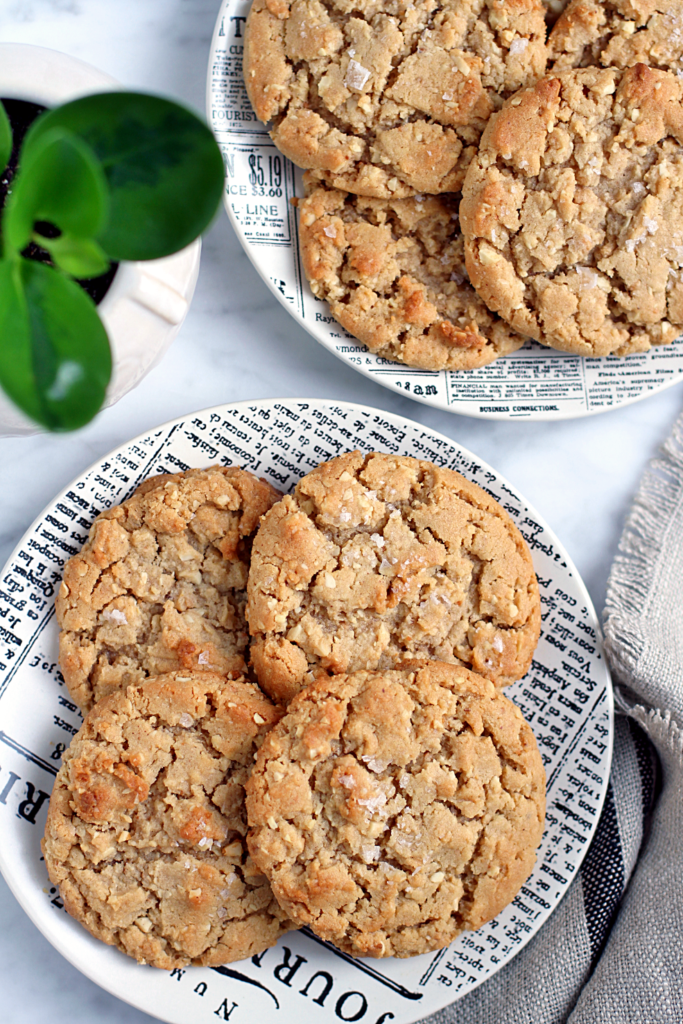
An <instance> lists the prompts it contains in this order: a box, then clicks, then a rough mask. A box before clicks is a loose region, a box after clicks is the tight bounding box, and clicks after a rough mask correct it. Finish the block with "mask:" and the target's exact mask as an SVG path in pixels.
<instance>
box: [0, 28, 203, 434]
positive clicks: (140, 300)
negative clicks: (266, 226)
mask: <svg viewBox="0 0 683 1024" xmlns="http://www.w3.org/2000/svg"><path fill="white" fill-rule="evenodd" d="M7 51H10V52H9V53H8V52H7ZM26 51H30V53H27V52H26ZM8 58H9V59H8ZM29 58H30V60H29ZM36 60H37V63H38V65H39V67H38V69H37V70H38V73H36ZM13 64H14V68H13V69H12V65H13ZM30 65H32V67H31V71H32V76H31V79H30V81H29V80H28V77H27V76H26V74H25V69H26V68H27V67H28V66H30ZM65 65H66V69H65ZM8 69H9V71H10V72H12V70H13V71H14V78H16V77H17V72H19V75H18V77H19V78H20V77H21V75H22V74H24V75H25V78H26V80H25V81H23V82H20V83H19V87H18V88H14V87H12V83H11V82H10V83H8V81H7V79H8ZM65 70H66V72H67V74H66V75H65V74H64V72H65ZM40 72H42V74H41V73H40ZM10 77H12V75H11V74H10ZM69 77H71V79H72V81H71V82H69V81H68V78H69ZM31 82H34V83H38V87H37V88H36V87H34V86H33V85H31V84H30V83H31ZM46 83H49V88H47V89H46ZM55 83H56V84H57V86H58V88H57V89H56V90H55V88H54V85H55ZM113 84H114V83H113V82H111V80H110V79H107V78H106V76H102V75H101V73H99V72H96V71H94V69H91V68H89V67H88V66H87V65H82V64H81V63H80V62H78V61H73V60H72V58H66V57H65V56H64V55H62V54H57V53H55V52H53V51H47V50H42V49H40V48H35V47H23V46H8V45H5V46H1V47H0V95H5V96H6V95H8V94H9V93H11V94H13V95H14V96H15V97H17V95H18V96H19V98H23V99H28V100H31V101H32V102H41V101H42V105H43V106H51V105H52V104H53V103H54V102H59V100H60V99H69V98H70V96H72V95H74V94H75V95H76V96H79V95H82V94H83V93H84V92H86V91H88V86H90V87H91V89H90V91H91V90H92V87H93V86H94V88H98V87H99V89H100V90H101V89H102V86H105V87H107V86H108V87H109V88H111V86H112V85H113ZM8 86H9V87H8ZM46 91H47V92H48V93H49V95H47V96H46V95H44V93H45V92H46ZM55 92H56V93H57V95H55ZM60 92H61V95H60V94H59V93H60ZM8 147H9V140H8V131H7V123H6V121H5V120H4V119H3V124H2V127H1V128H0V164H3V163H4V160H5V158H6V156H7V152H8ZM222 181H223V167H222V160H221V157H220V153H219V151H218V149H217V147H216V144H215V142H214V140H213V137H212V135H211V133H210V131H209V129H208V128H207V127H206V126H205V125H204V124H203V123H202V122H199V121H198V119H197V118H195V117H194V115H192V114H190V113H189V112H188V111H186V110H184V109H183V108H181V107H178V106H177V105H175V104H172V103H169V102H168V101H165V100H161V99H159V98H156V97H149V96H144V95H139V94H137V95H136V94H134V95H131V94H123V93H114V92H111V93H107V94H101V95H99V96H98V97H88V98H87V99H79V100H78V101H77V102H72V103H69V104H67V105H66V107H65V108H63V109H62V110H61V111H60V110H58V109H52V110H50V111H48V112H47V113H46V114H44V115H42V116H41V117H40V118H39V119H38V120H37V121H36V122H35V124H34V125H33V126H32V127H31V128H30V129H29V132H28V134H27V137H26V139H25V142H24V146H23V147H22V152H21V155H20V162H19V170H18V173H17V177H16V179H15V181H14V182H12V190H11V195H9V196H8V198H7V203H6V205H5V208H4V209H3V211H2V221H1V223H0V228H1V230H2V242H3V251H2V260H1V261H0V385H2V387H3V388H4V389H5V391H6V392H7V393H8V394H9V395H11V397H12V399H13V400H14V401H15V402H17V403H19V405H20V407H21V409H22V410H23V411H24V412H23V414H22V413H16V412H14V411H13V410H12V408H11V406H9V407H8V403H7V402H6V401H4V402H3V400H2V396H0V433H2V432H4V433H19V432H29V431H30V430H32V429H35V426H33V427H32V426H31V425H30V423H29V421H28V419H27V416H30V417H32V418H33V420H35V421H37V422H39V423H41V424H42V425H43V426H47V427H48V428H49V429H69V428H71V427H74V426H78V425H80V424H81V423H82V422H84V421H86V420H87V419H88V418H90V417H91V416H92V415H93V414H94V412H95V411H96V410H97V408H98V407H99V404H100V403H101V400H102V398H103V397H104V393H105V388H106V385H107V377H108V373H109V364H110V360H109V359H108V354H107V343H106V339H105V337H104V329H103V327H102V324H100V323H99V320H98V317H97V313H96V311H95V310H94V306H93V303H92V302H91V301H90V300H89V299H87V298H86V297H85V295H84V293H83V292H82V291H81V289H79V288H78V285H76V284H75V283H74V282H73V281H71V280H69V276H68V275H74V276H81V277H86V276H87V277H90V276H92V275H94V274H96V273H100V272H101V270H102V269H103V268H104V267H106V266H107V265H108V263H109V260H110V259H124V260H125V262H123V263H121V264H120V265H119V267H118V269H117V271H116V275H115V277H114V280H113V282H112V283H111V287H110V289H109V292H108V293H107V295H106V296H105V298H104V300H103V301H102V303H101V305H100V307H99V311H100V314H101V319H102V321H103V322H104V325H105V327H106V333H108V334H109V336H110V338H111V341H112V348H113V355H114V371H115V372H114V379H113V381H112V383H111V384H110V386H109V389H108V391H107V401H108V402H111V401H113V400H116V399H117V398H118V397H120V395H121V394H122V393H125V391H126V390H128V388H129V387H130V386H134V384H135V383H137V381H138V380H139V379H140V377H141V376H142V375H143V374H144V372H146V371H147V369H149V368H150V366H151V365H152V364H153V362H154V360H155V359H156V358H157V357H158V355H159V353H160V351H161V350H163V348H164V347H165V345H166V344H167V343H168V342H169V341H170V338H171V337H172V335H173V334H174V333H175V331H176V330H177V327H178V325H179V323H180V322H181V321H182V319H183V316H184V313H185V311H186V309H187V304H188V302H189V298H190V297H191V294H192V290H193V287H194V281H195V279H196V271H197V264H198V249H199V243H192V244H191V245H189V247H188V248H185V249H184V250H183V251H182V252H181V253H180V254H179V255H176V256H168V253H170V252H173V251H175V250H177V249H179V248H181V249H182V247H183V246H184V245H186V244H187V243H188V242H190V240H191V239H192V238H194V237H195V236H196V235H197V234H198V233H199V231H200V230H202V229H203V228H204V227H205V226H206V224H207V223H208V221H209V220H210V219H211V217H212V215H213V212H214V210H215V208H216V207H217V205H218V202H219V199H220V195H221V191H222V187H223V184H222ZM75 199H78V200H79V202H78V203H75V202H74V200H75ZM27 242H29V243H31V245H32V247H33V249H35V244H34V243H36V242H38V243H39V245H40V247H41V248H42V249H43V250H44V255H46V256H47V258H48V259H49V261H50V263H52V264H54V266H47V265H45V264H40V263H36V261H35V259H33V260H27V259H26V258H25V256H26V254H27V250H26V243H27ZM22 252H23V253H24V256H22ZM150 258H152V262H149V263H141V262H140V260H141V259H150ZM131 339H132V342H131ZM149 340H152V342H153V344H152V345H148V341H149ZM126 346H127V351H125V349H126ZM122 348H123V349H124V351H123V353H122V352H121V349H122ZM122 356H123V357H122ZM3 405H4V408H3ZM7 413H9V416H8V415H7ZM8 420H9V422H8Z"/></svg>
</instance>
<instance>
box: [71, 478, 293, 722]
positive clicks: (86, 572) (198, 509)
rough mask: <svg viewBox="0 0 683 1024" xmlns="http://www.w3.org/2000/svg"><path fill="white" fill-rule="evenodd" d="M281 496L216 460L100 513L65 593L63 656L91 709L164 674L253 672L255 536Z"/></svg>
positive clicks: (75, 692) (155, 482)
mask: <svg viewBox="0 0 683 1024" xmlns="http://www.w3.org/2000/svg"><path fill="white" fill-rule="evenodd" d="M279 497H280V495H279V493H278V492H277V491H275V490H274V489H273V488H272V487H271V486H270V485H269V484H267V483H265V482H264V481H263V480H257V479H256V477H254V476H252V474H251V473H248V472H246V471H245V470H242V469H237V468H228V469H225V468H223V467H220V466H215V467H212V468H210V469H205V470H199V469H193V470H188V471H187V472H186V473H180V474H177V475H174V476H170V477H168V476H164V477H158V478H154V479H152V480H149V481H147V482H146V483H145V484H143V485H142V487H140V488H138V490H137V491H136V492H135V494H133V496H132V497H131V498H129V499H128V500H127V501H124V502H123V504H122V505H118V506H116V507H114V508H111V509H108V510H107V511H106V512H103V513H102V514H101V515H100V516H98V517H97V519H96V520H95V522H94V523H93V526H92V527H91V530H90V535H89V537H88V540H87V542H86V544H85V545H84V547H83V550H82V551H81V553H80V554H79V555H76V556H75V557H74V558H72V559H71V560H70V561H69V562H68V563H67V566H66V569H65V570H64V581H63V583H62V586H61V588H60V591H59V594H58V596H57V621H58V623H59V625H60V627H61V630H62V632H61V634H60V641H59V659H60V665H61V668H62V672H63V673H64V678H65V680H66V683H67V686H68V688H69V692H70V693H71V695H72V697H73V698H74V700H75V701H76V702H77V703H78V704H79V706H80V707H81V708H82V709H83V710H88V709H89V708H91V707H92V705H93V704H94V703H95V701H97V700H99V699H100V698H101V697H103V696H105V694H107V693H111V692H112V691H113V690H116V689H119V688H121V687H123V686H127V685H128V684H129V683H136V682H139V681H140V680H142V679H144V678H145V677H147V676H152V675H159V674H161V673H162V672H170V671H174V670H176V669H180V668H185V669H195V668H196V669H205V670H213V671H218V672H221V673H224V672H237V673H240V672H242V671H244V670H245V668H246V660H247V650H246V649H247V644H248V639H249V638H248V634H247V627H246V623H245V620H244V606H245V602H246V585H247V572H248V567H249V554H250V549H251V539H252V536H253V534H254V532H255V531H256V528H257V526H258V522H259V519H260V517H261V516H262V515H263V513H264V512H267V510H268V509H269V508H270V507H271V505H272V504H273V502H274V501H276V500H277V499H278V498H279Z"/></svg>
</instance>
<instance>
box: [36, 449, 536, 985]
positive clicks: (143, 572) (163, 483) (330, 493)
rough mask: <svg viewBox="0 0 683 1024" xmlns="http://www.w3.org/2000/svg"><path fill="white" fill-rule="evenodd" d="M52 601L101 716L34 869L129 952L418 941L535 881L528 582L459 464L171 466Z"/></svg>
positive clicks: (428, 946)
mask: <svg viewBox="0 0 683 1024" xmlns="http://www.w3.org/2000/svg"><path fill="white" fill-rule="evenodd" d="M57 616H58V620H59V624H60V626H61V630H62V632H61V635H60V660H61V665H62V670H63V673H64V677H65V681H66V683H67V686H68V687H69V691H70V693H71V694H72V695H73V696H74V698H75V699H76V700H78V702H79V704H80V706H81V707H82V708H83V710H84V711H86V712H87V715H86V719H85V722H84V725H83V728H82V729H81V731H80V732H79V734H78V735H77V736H76V737H75V739H74V741H73V743H72V745H71V747H70V749H69V750H68V751H67V752H66V754H65V755H64V759H63V764H62V768H61V770H60V773H59V775H58V778H57V782H56V785H55V789H54V793H53V797H52V800H51V804H50V811H49V815H48V822H47V827H46V835H45V840H44V844H43V849H44V854H45V860H46V864H47V867H48V871H49V873H50V877H51V879H52V881H53V882H54V883H55V884H57V885H59V887H60V891H61V893H62V896H63V899H64V903H65V906H66V908H67V910H68V911H69V912H70V913H71V914H73V915H74V916H75V917H76V918H77V919H78V920H80V921H81V922H82V923H83V924H84V925H85V926H86V927H87V928H88V929H89V930H90V931H91V932H92V934H93V935H95V936H97V937H98V938H100V939H103V940H104V941H105V942H108V943H110V944H113V945H116V946H118V948H120V949H122V950H123V951H124V952H126V953H128V954H129V955H131V956H134V957H135V958H137V959H138V960H139V961H141V962H146V963H150V964H153V965H155V966H159V967H163V968H166V969H169V968H173V967H177V966H181V965H184V964H188V963H192V964H202V965H210V966H217V965H219V964H222V963H226V962H229V961H231V960H239V959H242V958H244V957H247V956H253V955H254V954H256V953H258V952H260V951H262V950H263V949H266V948H267V947H268V946H270V945H272V944H273V943H274V942H275V941H277V939H278V937H279V936H280V935H282V934H284V933H285V932H286V931H287V930H288V929H290V928H295V927H299V926H301V925H303V924H307V925H310V926H311V927H312V928H313V929H314V931H315V932H316V933H317V934H318V935H319V936H320V937H321V938H323V939H325V940H328V941H330V942H332V943H334V944H335V945H336V946H338V947H339V948H341V949H343V950H345V951H347V952H350V953H351V954H354V955H359V956H390V955H394V956H412V955H416V954H419V953H424V952H427V951H429V950H434V949H438V948H441V947H443V946H444V945H447V944H448V943H450V942H451V941H452V940H453V939H454V938H455V937H456V936H457V935H458V934H459V933H460V932H461V931H462V930H463V929H465V928H477V927H479V925H481V924H483V923H484V922H485V921H487V920H489V919H490V918H491V917H493V916H494V915H495V914H497V913H498V912H499V911H500V910H501V909H502V908H503V907H504V906H505V905H506V904H507V903H508V902H509V901H510V900H511V899H512V898H513V897H514V896H515V894H516V893H517V891H518V890H519V888H520V886H521V885H522V884H523V882H524V881H525V879H526V878H527V877H528V875H529V872H530V871H531V868H532V866H533V863H534V860H535V851H536V848H537V846H538V844H539V842H540V839H541V834H542V830H543V820H544V806H545V780H544V771H543V765H542V762H541V758H540V755H539V752H538V749H537V746H536V743H535V740H534V737H533V734H532V731H531V729H530V727H529V726H528V725H527V723H526V722H525V721H524V719H523V717H522V715H521V713H520V712H519V710H518V709H517V708H516V707H515V706H514V704H512V703H511V702H510V701H509V700H508V699H507V698H506V697H505V696H503V694H502V692H501V690H502V687H504V686H505V685H507V684H508V683H510V682H513V681H514V680H516V679H519V678H520V677H521V676H522V675H524V673H525V672H526V671H527V669H528V667H529V664H530V661H531V657H532V654H533V651H534V648H535V646H536V643H537V641H538V636H539V630H540V612H539V597H538V586H537V581H536V577H535V575H534V572H533V567H532V563H531V557H530V554H529V551H528V549H527V547H526V545H525V543H524V540H523V539H522V537H521V535H520V534H519V532H518V531H517V530H516V528H515V526H514V525H513V523H512V522H511V520H510V519H509V517H508V516H507V514H506V513H505V512H504V511H503V509H502V508H501V507H500V506H499V505H498V504H497V503H496V502H495V501H494V500H493V499H491V498H490V497H489V496H488V495H487V494H486V493H485V492H484V491H482V490H481V489H480V488H479V487H477V486H475V485H474V484H471V483H469V482H468V481H467V480H465V479H464V478H463V477H461V476H460V475H459V474H457V473H454V472H452V471H449V470H445V469H440V468H438V467H437V466H435V465H433V464H431V463H428V462H421V461H418V460H416V459H412V458H403V457H398V456H390V455H381V454H375V455H368V456H363V455H361V454H360V453H358V452H354V453H351V454H348V455H343V456H340V457H339V458H337V459H334V460H332V461H331V462H329V463H325V464H323V465H321V466H320V467H318V469H316V470H314V471H313V472H312V473H310V474H309V475H308V476H307V477H305V478H303V479H302V480H301V481H300V482H299V484H298V485H297V487H296V489H295V491H294V493H293V494H292V495H289V496H286V497H281V496H280V495H279V494H278V493H277V492H276V491H274V490H273V489H272V488H270V487H269V486H268V485H267V484H265V483H264V482H263V481H259V480H256V479H255V478H254V477H253V476H252V475H251V474H249V473H247V472H246V471H243V470H240V469H223V468H219V467H214V468H211V469H208V470H190V471H188V472H187V473H184V474H178V475H176V476H171V477H159V478H157V479H155V480H152V481H150V482H148V483H146V484H144V485H143V486H142V487H141V488H140V489H139V490H138V491H136V492H135V494H133V496H132V497H131V498H130V499H128V500H127V501H126V502H124V503H123V504H122V505H120V506H118V507H116V508H113V509H110V510H109V511H107V512H105V513H103V514H102V515H101V516H99V517H98V519H97V520H96V521H95V523H94V524H93V527H92V529H91V532H90V536H89V539H88V541H87V543H86V545H85V547H84V549H83V551H82V552H81V553H80V554H79V555H77V556H75V557H74V558H73V559H72V560H71V561H70V562H69V564H68V565H67V567H66V570H65V575H64V582H63V584H62V588H61V590H60V593H59V597H58V602H57Z"/></svg>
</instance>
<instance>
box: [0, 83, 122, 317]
mask: <svg viewBox="0 0 683 1024" xmlns="http://www.w3.org/2000/svg"><path fill="white" fill-rule="evenodd" d="M0 102H1V103H2V105H3V106H4V108H5V110H6V111H7V116H8V118H9V121H10V124H11V125H12V134H13V146H12V156H11V157H10V161H9V163H8V165H7V167H6V168H5V170H4V171H3V172H2V174H0V209H2V207H3V206H4V205H5V200H6V199H7V195H8V193H9V192H10V191H11V187H12V179H13V178H14V175H15V174H16V171H17V161H18V159H19V150H20V149H21V144H22V142H23V141H24V136H25V135H26V132H27V131H28V129H29V128H30V127H31V125H32V124H33V122H34V121H35V119H36V118H37V117H38V115H39V114H42V112H43V111H44V110H45V109H46V108H45V107H41V106H40V105H39V104H38V103H29V102H28V101H27V100H9V99H2V100H0ZM39 227H40V231H41V233H42V234H44V235H45V237H46V238H56V237H57V236H58V235H59V231H57V229H56V228H54V227H53V226H52V225H51V224H40V225H39ZM22 256H26V257H27V259H30V260H37V262H39V263H47V264H48V265H49V266H53V265H54V264H53V263H52V260H51V258H50V254H49V253H48V252H46V250H45V249H41V247H40V246H39V245H36V244H35V242H30V243H29V244H28V246H27V247H26V249H24V251H23V253H22ZM117 269H118V263H112V265H111V266H110V268H109V270H108V271H107V272H106V274H102V275H100V277H92V278H90V279H89V280H87V281H79V282H78V284H80V286H81V288H82V289H83V290H84V291H85V292H87V293H88V295H89V296H90V298H91V299H92V300H93V302H95V303H96V304H99V303H100V302H101V301H102V299H103V298H104V296H105V295H106V294H107V292H108V291H109V287H110V285H111V283H112V281H113V280H114V274H115V273H116V271H117Z"/></svg>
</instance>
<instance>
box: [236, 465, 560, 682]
mask: <svg viewBox="0 0 683 1024" xmlns="http://www.w3.org/2000/svg"><path fill="white" fill-rule="evenodd" d="M247 593H248V604H247V618H248V621H249V630H250V633H251V635H252V637H253V639H252V644H251V657H252V662H253V665H254V669H255V671H256V675H257V678H258V681H259V683H260V685H261V687H262V688H263V689H264V690H265V691H266V692H267V693H268V694H270V695H271V696H272V697H273V698H274V699H275V700H278V701H281V702H286V701H288V700H290V699H291V698H292V697H293V696H294V694H295V693H297V692H298V691H299V690H300V689H301V687H302V686H304V685H305V684H306V683H307V682H309V681H310V680H311V679H312V678H313V675H314V674H315V673H317V672H321V671H326V672H332V673H335V672H354V671H356V670H359V669H389V668H395V667H396V666H397V664H398V663H400V662H401V661H403V660H405V659H406V658H422V659H438V660H439V661H447V662H452V663H458V662H459V663H461V664H464V665H466V666H467V667H471V668H473V669H474V670H475V671H477V672H481V673H482V674H483V675H485V676H487V677H488V678H490V679H492V680H493V681H494V682H495V683H496V684H497V685H499V686H504V685H505V684H507V683H511V682H513V681H514V680H515V679H519V678H520V677H521V676H523V675H524V673H525V672H526V671H527V669H528V668H529V665H530V663H531V657H532V655H533V652H534V649H535V647H536V644H537V642H538V637H539V631H540V611H539V608H540V603H539V596H538V584H537V581H536V576H535V575H534V569H533V565H532V561H531V555H530V553H529V549H528V548H527V546H526V543H525V541H524V538H523V537H522V535H521V534H520V533H519V531H518V530H517V528H516V527H515V526H514V524H513V523H512V521H511V519H510V517H509V516H508V515H507V513H506V512H504V511H503V509H502V508H501V507H500V505H499V504H498V503H497V502H496V501H494V500H493V498H490V497H489V496H488V494H486V493H485V492H484V491H483V490H482V489H481V488H480V487H477V486H476V484H472V483H470V482H469V481H468V480H466V479H465V478H464V477H462V476H460V474H459V473H455V472H453V471H452V470H449V469H442V468H440V467H438V466H435V465H434V464H433V463H431V462H423V461H419V460H418V459H412V458H407V457H399V456H395V455H383V454H371V455H362V454H361V453H360V452H351V453H349V454H348V455H341V456H339V457H338V458H336V459H332V461H331V462H326V463H323V464H322V465H321V466H319V467H318V468H317V469H315V470H313V472H312V473H309V474H308V476H306V477H304V478H303V479H302V480H300V481H299V483H298V484H297V486H296V489H295V491H294V494H292V495H288V496H286V497H285V498H283V499H282V501H280V502H278V503H277V505H274V506H273V508H272V509H271V510H270V512H269V513H268V514H267V515H266V516H265V518H264V520H263V523H262V525H261V528H260V529H259V532H258V533H257V535H256V538H255V540H254V546H253V550H252V562H251V570H250V573H249V585H248V591H247Z"/></svg>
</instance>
